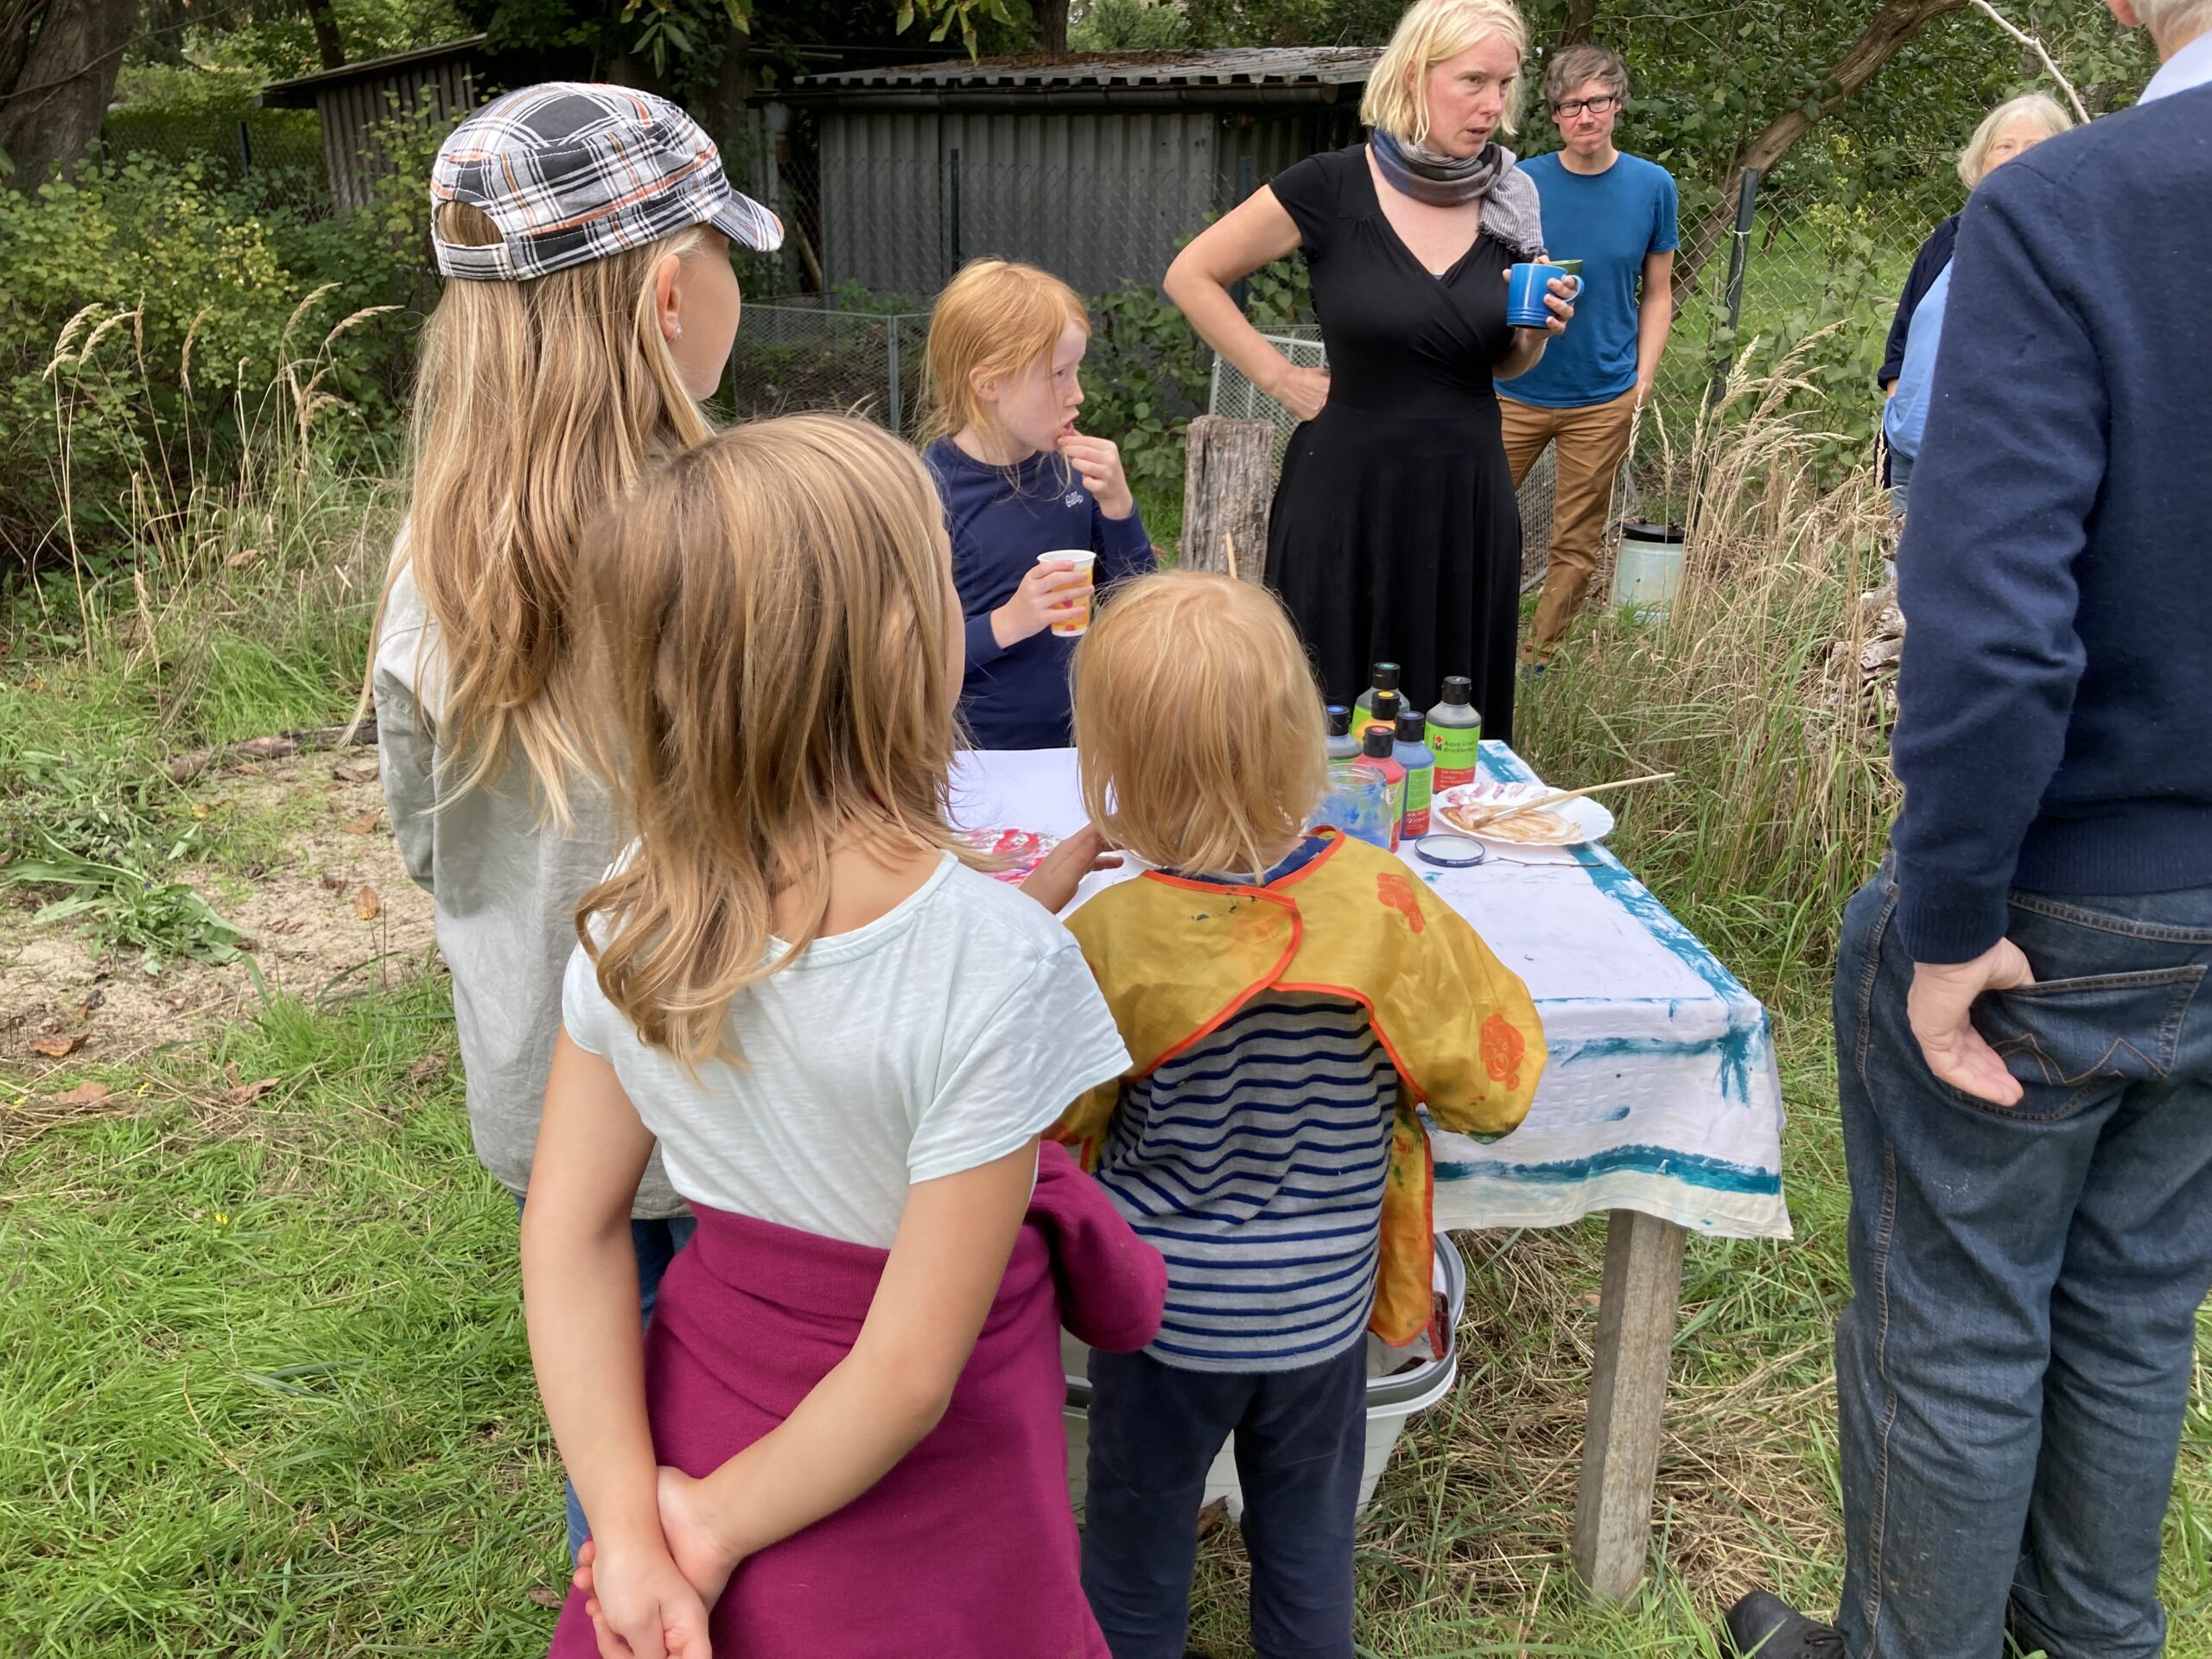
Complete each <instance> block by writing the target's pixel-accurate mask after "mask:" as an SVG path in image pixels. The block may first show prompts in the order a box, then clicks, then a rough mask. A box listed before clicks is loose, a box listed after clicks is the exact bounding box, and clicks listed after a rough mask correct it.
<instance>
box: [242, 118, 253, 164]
mask: <svg viewBox="0 0 2212 1659" xmlns="http://www.w3.org/2000/svg"><path fill="white" fill-rule="evenodd" d="M252 171H253V140H252V139H251V137H248V136H247V133H246V130H245V117H244V116H240V117H239V118H238V176H239V177H240V178H244V177H245V176H246V175H248V174H250V173H251V172H252Z"/></svg>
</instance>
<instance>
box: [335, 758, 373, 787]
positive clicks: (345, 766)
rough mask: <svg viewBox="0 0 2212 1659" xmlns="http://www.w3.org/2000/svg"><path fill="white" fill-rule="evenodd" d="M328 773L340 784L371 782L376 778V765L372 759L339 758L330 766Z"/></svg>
mask: <svg viewBox="0 0 2212 1659" xmlns="http://www.w3.org/2000/svg"><path fill="white" fill-rule="evenodd" d="M330 775H331V776H332V777H334V778H335V779H337V780H338V781H339V782H340V783H341V784H372V783H374V782H376V780H377V766H376V762H375V761H373V760H369V761H354V760H340V761H339V762H338V763H337V764H335V765H334V766H332V767H331V768H330Z"/></svg>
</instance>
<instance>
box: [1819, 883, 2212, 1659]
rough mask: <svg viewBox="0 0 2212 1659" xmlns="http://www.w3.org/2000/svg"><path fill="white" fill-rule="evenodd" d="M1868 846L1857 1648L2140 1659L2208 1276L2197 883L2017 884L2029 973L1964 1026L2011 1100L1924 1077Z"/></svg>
mask: <svg viewBox="0 0 2212 1659" xmlns="http://www.w3.org/2000/svg"><path fill="white" fill-rule="evenodd" d="M1896 907H1897V888H1896V887H1895V885H1894V877H1893V875H1892V874H1891V867H1890V866H1889V865H1888V864H1887V863H1886V862H1885V864H1884V866H1883V868H1881V870H1880V871H1879V872H1878V873H1877V874H1876V875H1875V878H1874V880H1872V881H1871V882H1869V883H1868V884H1867V885H1866V887H1863V888H1861V889H1860V890H1859V893H1858V895H1857V896H1856V897H1854V898H1853V899H1852V901H1851V904H1850V906H1849V908H1848V909H1847V911H1846V912H1845V916H1844V928H1843V939H1842V943H1841V945H1840V949H1839V950H1838V953H1837V963H1836V977H1835V1027H1836V1071H1837V1079H1838V1084H1839V1088H1838V1092H1839V1094H1840V1098H1841V1105H1842V1116H1843V1134H1844V1150H1845V1155H1846V1158H1847V1162H1848V1164H1849V1166H1850V1173H1851V1229H1850V1256H1851V1283H1852V1292H1853V1300H1852V1302H1851V1305H1850V1306H1849V1307H1847V1309H1846V1310H1845V1311H1844V1313H1843V1316H1842V1318H1841V1319H1840V1321H1839V1322H1838V1325H1837V1327H1836V1342H1835V1357H1836V1392H1837V1396H1838V1405H1839V1408H1840V1417H1841V1430H1842V1433H1841V1461H1842V1476H1843V1506H1844V1529H1845V1541H1846V1546H1847V1566H1846V1570H1845V1575H1844V1586H1843V1604H1842V1607H1841V1610H1840V1612H1839V1613H1838V1615H1837V1623H1838V1624H1839V1625H1840V1628H1841V1629H1842V1631H1843V1635H1844V1643H1845V1646H1846V1648H1847V1650H1848V1651H1849V1653H1850V1654H1851V1655H1852V1656H1853V1659H1908V1656H1909V1659H1994V1656H1996V1655H1997V1654H1999V1652H2001V1651H2003V1646H2002V1643H2003V1637H2004V1633H2005V1629H2006V1627H2007V1625H2008V1624H2009V1625H2010V1627H2011V1629H2012V1633H2013V1635H2014V1637H2015V1638H2016V1639H2017V1640H2018V1642H2019V1643H2021V1645H2022V1647H2023V1648H2024V1649H2030V1650H2032V1649H2035V1648H2037V1647H2038V1646H2039V1647H2042V1648H2043V1649H2045V1650H2046V1651H2047V1652H2048V1653H2049V1654H2050V1656H2051V1659H2152V1656H2154V1655H2156V1654H2158V1652H2159V1650H2160V1649H2161V1648H2162V1646H2163V1645H2164V1640H2165V1613H2164V1610H2163V1609H2162V1608H2161V1607H2160V1606H2159V1605H2158V1541H2159V1529H2160V1526H2161V1523H2162V1522H2163V1521H2164V1516H2165V1511H2166V1505H2167V1501H2168V1498H2169V1497H2170V1495H2171V1490H2172V1486H2173V1473H2174V1459H2175V1456H2176V1452H2177V1449H2178V1447H2179V1444H2180V1440H2181V1431H2182V1416H2183V1407H2184V1405H2185V1403H2186V1402H2187V1398H2188V1392H2189V1387H2190V1370H2191V1365H2192V1362H2193V1359H2194V1357H2195V1349H2196V1309H2197V1306H2198V1304H2199V1303H2201V1302H2202V1300H2204V1295H2205V1291H2206V1289H2207V1287H2208V1285H2212V995H2201V994H2200V993H2201V992H2202V981H2203V979H2204V977H2205V974H2206V969H2207V966H2208V964H2209V963H2212V887H2198V888H2193V889H2190V890H2188V891H2184V892H2179V893H2150V894H2139V895H2133V896H2126V897H2067V896H2062V895H2058V894H2052V893H2014V894H2013V895H2012V906H2011V921H2010V926H2009V931H2010V935H2011V938H2012V941H2013V942H2014V943H2015V944H2018V946H2019V947H2020V949H2021V950H2023V951H2024V953H2025V954H2026V956H2027V958H2028V961H2029V963H2030V964H2031V966H2032V967H2033V969H2034V970H2035V974H2036V977H2037V984H2036V985H2035V986H2034V987H2033V988H2031V989H2024V990H2021V991H2012V992H1999V993H1994V994H1992V995H1987V996H1985V997H1983V998H1982V999H1981V1000H1980V1001H1979V1002H1978V1003H1977V1004H1976V1005H1975V1007H1974V1023H1975V1025H1976V1026H1977V1027H1979V1028H1980V1031H1981V1033H1982V1034H1983V1035H1984V1036H1985V1037H1986V1038H1987V1039H1989V1041H1990V1043H1991V1045H1992V1046H1993V1047H1995V1048H1996V1049H1997V1051H1998V1052H1999V1054H2001V1055H2003V1056H2004V1057H2005V1064H2006V1065H2007V1067H2008V1068H2009V1069H2010V1071H2012V1075H2013V1076H2014V1077H2018V1078H2019V1079H2020V1081H2021V1083H2022V1084H2023V1085H2024V1088H2025V1090H2026V1094H2025V1096H2024V1098H2023V1099H2022V1100H2021V1101H2020V1103H2018V1105H2017V1106H2012V1107H2000V1106H1996V1105H1993V1104H1990V1103H1987V1102H1984V1101H1980V1100H1975V1099H1974V1098H1972V1097H1970V1096H1966V1095H1963V1094H1961V1093H1960V1092H1958V1091H1957V1090H1953V1089H1951V1088H1949V1087H1948V1086H1947V1085H1945V1084H1942V1083H1939V1082H1937V1081H1936V1077H1934V1075H1933V1074H1932V1073H1930V1072H1929V1070H1928V1067H1927V1065H1926V1064H1925V1063H1924V1062H1923V1059H1922V1058H1921V1055H1920V1049H1919V1046H1918V1045H1917V1044H1916V1042H1915V1041H1914V1039H1913V1036H1912V1033H1911V1031H1910V1028H1909V1027H1908V1026H1907V1024H1906V1020H1905V991H1906V988H1907V987H1908V985H1909V984H1910V981H1911V976H1912V963H1911V962H1910V959H1909V958H1908V957H1907V956H1906V954H1905V950H1904V945H1903V944H1902V943H1901V942H1900V941H1899V939H1898V938H1897V934H1896V931H1895V930H1894V929H1893V928H1892V927H1891V917H1892V915H1893V913H1894V912H1895V910H1896Z"/></svg>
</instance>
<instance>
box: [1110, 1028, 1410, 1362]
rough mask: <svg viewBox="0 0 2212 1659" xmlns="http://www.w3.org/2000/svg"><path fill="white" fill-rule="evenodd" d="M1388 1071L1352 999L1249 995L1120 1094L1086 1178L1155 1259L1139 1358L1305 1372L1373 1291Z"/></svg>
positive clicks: (1355, 1321)
mask: <svg viewBox="0 0 2212 1659" xmlns="http://www.w3.org/2000/svg"><path fill="white" fill-rule="evenodd" d="M1397 1096H1398V1077H1397V1072H1396V1071H1395V1068H1394V1067H1393V1066H1392V1065H1391V1064H1390V1061H1389V1056H1388V1055H1387V1054H1386V1053H1385V1052H1383V1046H1382V1044H1381V1043H1379V1042H1378V1041H1376V1037H1375V1033H1374V1031H1373V1029H1372V1028H1371V1027H1370V1025H1369V1023H1368V1016H1367V1011H1366V1009H1364V1008H1363V1007H1360V1006H1359V1005H1358V1004H1357V1003H1355V1002H1351V1001H1346V1000H1345V999H1344V998H1341V997H1331V996H1319V995H1281V994H1279V995H1263V996H1262V997H1260V998H1257V999H1255V1001H1251V1002H1248V1003H1247V1004H1245V1006H1244V1007H1243V1008H1241V1009H1240V1010H1238V1012H1237V1013H1236V1015H1235V1017H1234V1018H1232V1019H1231V1020H1229V1022H1228V1023H1227V1024H1225V1025H1224V1026H1223V1027H1221V1028H1220V1029H1219V1030H1218V1031H1216V1032H1215V1033H1212V1034H1211V1036H1209V1037H1207V1038H1206V1039H1205V1040H1204V1041H1203V1042H1201V1043H1199V1044H1198V1046H1196V1047H1194V1048H1192V1049H1191V1050H1190V1051H1189V1052H1186V1053H1184V1054H1181V1055H1179V1056H1178V1057H1176V1058H1174V1059H1173V1060H1170V1061H1169V1062H1168V1063H1167V1064H1166V1065H1162V1066H1160V1067H1159V1068H1158V1069H1157V1070H1156V1071H1154V1072H1153V1073H1152V1074H1151V1075H1150V1076H1149V1077H1144V1078H1141V1079H1140V1080H1138V1081H1136V1082H1133V1083H1125V1084H1123V1085H1122V1099H1121V1104H1120V1107H1119V1109H1117V1110H1116V1113H1115V1115H1114V1123H1113V1128H1111V1130H1110V1131H1109V1133H1108V1135H1107V1140H1106V1145H1105V1146H1104V1147H1103V1149H1102V1150H1101V1152H1100V1154H1099V1160H1098V1179H1099V1182H1100V1184H1101V1185H1103V1186H1104V1187H1105V1189H1106V1191H1107V1192H1108V1193H1109V1195H1110V1196H1111V1197H1112V1198H1113V1200H1114V1203H1115V1205H1116V1207H1117V1208H1119V1209H1120V1211H1122V1214H1123V1215H1124V1216H1126V1217H1128V1220H1129V1224H1130V1225H1131V1226H1133V1227H1134V1228H1135V1230H1136V1231H1137V1234H1138V1235H1139V1236H1141V1237H1142V1238H1143V1239H1144V1240H1145V1241H1146V1242H1147V1243H1149V1244H1151V1245H1153V1246H1154V1248H1155V1249H1158V1250H1159V1251H1160V1255H1162V1256H1163V1257H1165V1258H1166V1262H1167V1311H1166V1317H1165V1318H1164V1319H1161V1321H1160V1337H1159V1339H1158V1340H1157V1341H1155V1342H1154V1344H1152V1346H1151V1347H1150V1348H1148V1349H1147V1353H1149V1354H1151V1355H1152V1357H1154V1358H1155V1359H1158V1360H1159V1361H1160V1362H1161V1363H1164V1364H1168V1365H1177V1366H1181V1367H1184V1368H1185V1369H1186V1370H1201V1371H1283V1370H1296V1369H1298V1368H1300V1367H1302V1366H1307V1365H1317V1364H1319V1363H1321V1362H1322V1361H1323V1360H1325V1359H1329V1358H1331V1357H1334V1356H1335V1355H1337V1354H1339V1353H1342V1352H1343V1351H1344V1350H1345V1349H1346V1348H1348V1347H1350V1346H1351V1344H1354V1343H1356V1342H1357V1341H1358V1340H1360V1337H1361V1333H1362V1332H1364V1331H1365V1329H1366V1327H1367V1320H1368V1317H1369V1315H1370V1313H1371V1312H1372V1310H1373V1306H1374V1301H1375V1275H1376V1264H1377V1262H1378V1259H1379V1256H1380V1251H1381V1217H1382V1209H1383V1181H1384V1178H1385V1175H1386V1174H1387V1173H1388V1170H1389V1161H1390V1124H1391V1119H1392V1117H1393V1116H1394V1114H1395V1110H1396V1107H1397Z"/></svg>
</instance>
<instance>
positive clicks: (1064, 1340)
mask: <svg viewBox="0 0 2212 1659" xmlns="http://www.w3.org/2000/svg"><path fill="white" fill-rule="evenodd" d="M1431 1282H1432V1283H1433V1285H1434V1286H1435V1287H1436V1289H1437V1291H1438V1292H1439V1293H1440V1294H1441V1295H1442V1296H1443V1298H1444V1306H1445V1318H1444V1351H1443V1352H1442V1353H1441V1354H1439V1355H1436V1356H1434V1357H1427V1358H1424V1359H1423V1360H1422V1361H1421V1363H1420V1364H1419V1365H1417V1366H1414V1367H1411V1368H1409V1369H1407V1370H1398V1369H1397V1368H1398V1367H1400V1366H1402V1365H1404V1364H1405V1363H1406V1358H1407V1356H1408V1354H1409V1353H1414V1352H1417V1351H1420V1350H1421V1349H1422V1348H1425V1347H1426V1346H1427V1343H1426V1341H1425V1339H1424V1338H1414V1344H1415V1345H1414V1347H1413V1348H1391V1347H1389V1346H1386V1345H1385V1344H1383V1342H1382V1341H1381V1340H1380V1339H1379V1338H1376V1337H1374V1336H1371V1335H1370V1337H1369V1338H1367V1372H1368V1375H1367V1448H1366V1455H1365V1457H1364V1458H1363V1459H1362V1461H1361V1464H1360V1471H1359V1506H1360V1508H1361V1509H1363V1510H1364V1509H1365V1508H1366V1507H1367V1504H1368V1501H1369V1500H1370V1498H1372V1497H1374V1496H1375V1483H1376V1481H1378V1480H1380V1479H1381V1478H1383V1465H1386V1464H1388V1463H1389V1461H1390V1450H1391V1448H1392V1447H1393V1446H1396V1445H1397V1443H1398V1436H1399V1435H1400V1434H1402V1433H1404V1432H1405V1427H1406V1420H1407V1419H1408V1417H1411V1416H1412V1415H1413V1414H1414V1413H1415V1412H1417V1411H1426V1410H1427V1409H1428V1408H1429V1407H1431V1406H1433V1405H1434V1404H1435V1403H1436V1402H1438V1401H1440V1400H1441V1399H1442V1398H1443V1397H1444V1396H1445V1395H1447V1394H1449V1393H1451V1392H1452V1383H1454V1382H1456V1381H1458V1379H1459V1313H1460V1310H1461V1309H1462V1308H1463V1307H1465V1305H1466V1300H1467V1269H1466V1264H1465V1262H1461V1261H1460V1259H1459V1248H1458V1247H1457V1246H1456V1245H1454V1244H1453V1243H1452V1241H1451V1240H1450V1239H1448V1238H1446V1237H1444V1236H1441V1235H1439V1236H1438V1237H1437V1240H1436V1255H1435V1266H1434V1268H1433V1270H1432V1273H1431ZM1087 1353H1088V1350H1086V1349H1085V1348H1084V1345H1083V1344H1081V1343H1079V1342H1077V1340H1076V1339H1075V1338H1072V1337H1071V1336H1069V1335H1068V1334H1067V1333H1066V1332H1065V1331H1064V1332H1061V1333H1060V1357H1061V1361H1062V1363H1063V1365H1064V1367H1065V1370H1066V1372H1067V1381H1068V1398H1067V1404H1066V1406H1065V1408H1063V1410H1062V1412H1061V1416H1062V1419H1063V1421H1065V1425H1066V1427H1067V1434H1068V1498H1069V1501H1070V1502H1071V1503H1073V1504H1074V1505H1075V1512H1076V1515H1077V1517H1078V1518H1080V1517H1081V1516H1082V1514H1083V1499H1084V1491H1085V1490H1086V1489H1087V1487H1088V1485H1089V1484H1090V1483H1089V1481H1088V1478H1087V1476H1086V1465H1087V1464H1088V1461H1089V1457H1090V1427H1089V1424H1088V1422H1087V1421H1086V1420H1085V1418H1084V1411H1085V1409H1086V1408H1088V1407H1089V1405H1090V1383H1089V1381H1088V1380H1087V1378H1086V1376H1085V1374H1084V1373H1085V1356H1086V1355H1087ZM1217 1497H1219V1498H1226V1499H1227V1500H1228V1503H1229V1513H1230V1516H1232V1517H1241V1516H1243V1513H1244V1493H1243V1488H1242V1487H1240V1486H1239V1485H1238V1484H1237V1481H1236V1455H1235V1448H1234V1447H1233V1446H1230V1445H1229V1444H1227V1443H1224V1445H1223V1446H1222V1448H1221V1450H1220V1451H1219V1452H1217V1453H1216V1454H1215V1456H1214V1460H1213V1465H1212V1466H1211V1468H1209V1469H1208V1470H1207V1471H1206V1490H1205V1497H1204V1499H1203V1500H1202V1502H1204V1503H1212V1502H1213V1501H1214V1499H1216V1498H1217Z"/></svg>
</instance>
